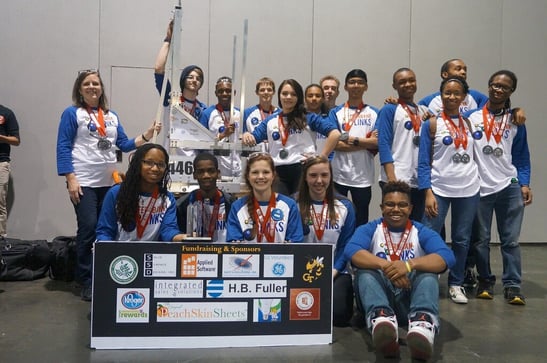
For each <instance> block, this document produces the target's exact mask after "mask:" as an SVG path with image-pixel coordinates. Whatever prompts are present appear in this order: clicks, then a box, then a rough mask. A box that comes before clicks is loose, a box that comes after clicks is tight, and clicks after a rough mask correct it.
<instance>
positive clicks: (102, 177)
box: [57, 69, 161, 301]
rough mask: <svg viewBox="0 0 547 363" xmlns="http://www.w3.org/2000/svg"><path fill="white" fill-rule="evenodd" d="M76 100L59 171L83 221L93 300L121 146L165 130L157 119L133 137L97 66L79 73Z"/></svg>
mask: <svg viewBox="0 0 547 363" xmlns="http://www.w3.org/2000/svg"><path fill="white" fill-rule="evenodd" d="M72 102H73V105H72V106H69V107H67V108H66V109H65V110H64V111H63V113H62V115H61V121H60V122H59V130H58V134H57V174H58V175H60V176H64V177H65V179H66V185H67V190H68V195H69V197H70V201H71V202H72V204H73V206H74V211H75V212H76V218H77V223H78V231H77V234H76V243H77V268H76V276H77V281H78V282H79V283H80V284H81V285H82V292H81V296H82V299H83V300H86V301H90V300H91V272H92V254H91V248H92V245H93V242H94V241H95V228H96V226H97V217H98V215H99V211H100V209H101V205H102V202H103V199H104V196H105V194H106V192H107V191H108V189H109V188H110V187H111V186H112V184H113V183H114V180H113V172H114V171H115V170H116V149H119V150H121V151H123V152H129V151H132V150H134V149H135V148H136V147H138V146H140V145H143V144H144V143H146V142H148V141H149V140H150V139H151V138H152V137H153V135H154V132H159V131H160V130H161V123H160V122H155V121H154V122H152V124H151V125H150V127H148V128H147V129H146V130H145V131H144V132H143V133H141V134H140V135H138V136H136V137H134V138H132V139H130V138H128V137H127V135H126V133H125V131H124V129H123V127H122V124H121V122H120V119H119V117H118V114H116V113H115V112H114V111H112V110H111V109H109V107H108V101H107V97H106V95H105V93H104V85H103V81H102V79H101V76H100V74H99V72H98V71H97V70H93V69H91V70H84V71H80V72H79V73H78V76H77V77H76V80H75V82H74V86H73V89H72Z"/></svg>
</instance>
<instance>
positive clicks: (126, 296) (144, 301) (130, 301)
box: [116, 288, 150, 323]
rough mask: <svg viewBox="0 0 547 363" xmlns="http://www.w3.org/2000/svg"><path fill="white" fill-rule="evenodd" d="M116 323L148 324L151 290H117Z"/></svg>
mask: <svg viewBox="0 0 547 363" xmlns="http://www.w3.org/2000/svg"><path fill="white" fill-rule="evenodd" d="M116 290H117V293H116V323H148V322H149V317H150V289H144V288H143V289H141V288H133V289H125V288H123V289H122V288H118V289H116Z"/></svg>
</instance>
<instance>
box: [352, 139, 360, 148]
mask: <svg viewBox="0 0 547 363" xmlns="http://www.w3.org/2000/svg"><path fill="white" fill-rule="evenodd" d="M353 146H359V138H358V137H356V138H355V139H353Z"/></svg>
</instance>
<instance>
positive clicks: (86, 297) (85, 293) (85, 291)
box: [80, 286, 93, 301]
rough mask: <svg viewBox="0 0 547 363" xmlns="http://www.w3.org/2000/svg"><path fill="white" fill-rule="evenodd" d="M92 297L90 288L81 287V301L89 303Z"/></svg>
mask: <svg viewBox="0 0 547 363" xmlns="http://www.w3.org/2000/svg"><path fill="white" fill-rule="evenodd" d="M92 295H93V293H92V291H91V286H88V287H82V291H81V292H80V296H81V297H82V300H83V301H91V298H92Z"/></svg>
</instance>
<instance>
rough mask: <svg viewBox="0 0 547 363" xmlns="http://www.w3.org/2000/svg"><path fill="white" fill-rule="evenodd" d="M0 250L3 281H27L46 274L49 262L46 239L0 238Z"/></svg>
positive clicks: (49, 253) (0, 277)
mask: <svg viewBox="0 0 547 363" xmlns="http://www.w3.org/2000/svg"><path fill="white" fill-rule="evenodd" d="M0 250H1V251H2V259H3V260H4V263H5V265H6V266H5V270H4V272H3V273H2V275H1V276H0V280H3V281H29V280H35V279H39V278H42V277H44V276H45V275H46V273H47V271H48V269H49V265H50V263H51V252H50V250H49V246H48V244H47V241H46V240H35V241H25V240H20V239H15V238H0Z"/></svg>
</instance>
